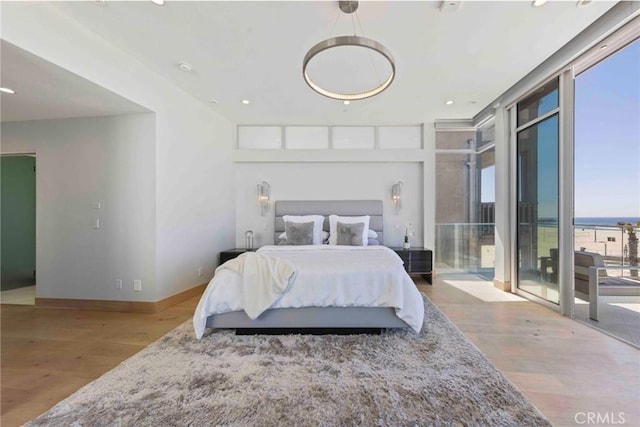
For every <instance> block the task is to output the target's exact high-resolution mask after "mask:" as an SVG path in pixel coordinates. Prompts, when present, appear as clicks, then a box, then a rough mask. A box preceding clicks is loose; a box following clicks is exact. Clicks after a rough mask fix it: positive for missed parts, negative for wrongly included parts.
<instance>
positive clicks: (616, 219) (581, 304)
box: [574, 40, 640, 346]
mask: <svg viewBox="0 0 640 427" xmlns="http://www.w3.org/2000/svg"><path fill="white" fill-rule="evenodd" d="M639 165H640V40H636V41H634V42H632V43H629V44H628V45H626V46H624V47H623V48H621V49H620V50H618V51H617V52H615V53H613V54H611V55H610V56H608V57H606V58H605V59H603V60H601V61H600V62H597V63H596V64H595V65H593V66H591V67H590V68H588V69H586V70H585V71H583V72H582V73H580V74H578V75H577V76H576V79H575V185H574V186H575V234H574V238H575V241H574V246H575V250H576V251H579V252H581V253H585V252H586V253H590V254H598V255H599V257H600V259H601V260H602V262H603V264H604V265H605V266H607V267H608V269H607V270H606V275H607V277H606V278H604V279H603V280H602V283H601V286H600V292H599V294H600V295H599V296H598V297H597V298H598V307H599V315H598V316H597V321H596V320H594V319H592V318H591V317H590V311H589V308H590V304H591V303H590V298H589V297H590V295H589V290H588V289H587V288H586V287H585V286H584V284H582V286H581V284H580V283H576V286H575V295H576V299H575V316H576V319H578V320H580V321H583V322H586V323H589V324H591V325H592V326H595V327H597V328H599V329H602V330H604V331H606V332H608V333H610V334H613V335H615V336H617V337H619V338H621V339H623V340H625V341H628V342H630V343H632V344H634V345H636V346H640V328H639V327H638V326H639V325H640V278H639V277H638V272H637V271H633V270H629V269H627V268H628V267H629V266H637V265H638V261H639V260H638V258H639V256H638V237H640V222H639V221H640V189H639V188H640V169H639V167H638V166H639ZM576 275H578V272H576Z"/></svg>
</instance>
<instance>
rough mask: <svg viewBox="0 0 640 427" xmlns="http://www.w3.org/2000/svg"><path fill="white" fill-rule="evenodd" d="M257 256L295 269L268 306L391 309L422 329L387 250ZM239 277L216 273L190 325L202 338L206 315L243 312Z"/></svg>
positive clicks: (300, 249)
mask: <svg viewBox="0 0 640 427" xmlns="http://www.w3.org/2000/svg"><path fill="white" fill-rule="evenodd" d="M258 252H259V253H261V254H265V255H270V256H275V257H281V258H283V259H286V260H288V261H291V262H292V263H293V265H294V266H295V269H296V273H295V279H294V280H293V281H292V283H291V284H290V286H289V288H288V290H287V291H286V292H285V293H284V294H283V295H282V296H281V297H280V298H279V299H278V300H277V301H276V302H275V303H274V304H273V305H272V306H271V307H270V308H285V307H291V308H299V307H311V306H316V307H328V306H335V307H356V306H357V307H393V308H395V311H396V315H397V316H398V317H399V318H400V319H402V320H404V321H405V322H406V323H407V324H408V325H409V326H410V327H411V328H412V329H413V330H414V331H416V332H419V331H420V329H421V328H422V322H423V317H424V305H423V301H422V296H421V295H420V292H418V290H417V289H416V286H415V284H414V283H413V280H411V278H410V277H409V275H408V274H407V273H406V271H405V270H404V267H403V265H402V260H401V259H400V257H399V256H398V255H397V254H396V253H395V252H394V251H392V250H391V249H389V248H387V247H385V246H334V245H310V246H263V247H262V248H260V249H259V250H258ZM242 292H243V289H242V278H241V276H240V275H239V274H238V273H236V272H234V271H231V270H228V269H221V270H218V271H217V274H216V275H215V277H214V278H213V279H212V280H211V282H210V283H209V285H208V286H207V289H206V290H205V291H204V294H203V295H202V298H201V299H200V302H199V304H198V307H197V308H196V311H195V313H194V316H193V326H194V330H195V333H196V336H197V337H198V338H201V337H202V335H203V333H204V330H205V325H206V321H207V317H209V316H211V315H215V314H222V313H228V312H231V311H241V310H243V309H244V307H243V303H242V301H243V295H242Z"/></svg>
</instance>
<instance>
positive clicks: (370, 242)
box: [367, 237, 380, 246]
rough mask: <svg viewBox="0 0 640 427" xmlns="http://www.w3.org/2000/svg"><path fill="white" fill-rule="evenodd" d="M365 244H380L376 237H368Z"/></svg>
mask: <svg viewBox="0 0 640 427" xmlns="http://www.w3.org/2000/svg"><path fill="white" fill-rule="evenodd" d="M367 245H368V246H378V245H380V242H379V241H377V240H376V239H372V238H371V237H369V238H368V239H367Z"/></svg>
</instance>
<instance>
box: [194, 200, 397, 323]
mask: <svg viewBox="0 0 640 427" xmlns="http://www.w3.org/2000/svg"><path fill="white" fill-rule="evenodd" d="M382 212H383V206H382V201H381V200H330V201H321V200H313V201H289V200H285V201H277V202H275V228H274V230H275V235H274V241H277V239H278V235H279V234H280V233H282V232H283V231H284V221H283V219H282V217H283V216H284V215H314V214H317V215H324V216H325V217H327V218H325V222H324V226H323V229H324V230H325V231H329V218H328V216H329V215H331V214H335V215H343V216H361V215H369V216H370V217H371V219H370V223H369V228H370V229H372V230H374V231H375V232H376V233H378V241H379V242H380V243H381V244H382V242H383V237H384V233H383V215H382ZM207 327H208V328H220V329H224V328H228V329H279V330H281V329H289V330H292V332H295V331H296V330H301V329H311V328H322V329H343V328H348V329H360V328H363V329H371V328H407V327H409V325H407V324H406V323H405V322H404V321H403V320H401V319H399V318H398V317H397V316H396V313H395V309H394V308H392V307H304V308H276V309H269V310H266V311H265V312H264V313H262V314H261V315H260V316H259V317H258V318H257V319H255V320H251V319H250V318H249V317H248V316H247V315H246V313H245V312H244V311H234V312H231V313H225V314H216V315H214V316H210V317H209V318H208V319H207Z"/></svg>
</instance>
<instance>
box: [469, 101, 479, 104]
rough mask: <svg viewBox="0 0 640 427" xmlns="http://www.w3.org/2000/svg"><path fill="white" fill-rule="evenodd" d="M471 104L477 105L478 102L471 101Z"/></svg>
mask: <svg viewBox="0 0 640 427" xmlns="http://www.w3.org/2000/svg"><path fill="white" fill-rule="evenodd" d="M469 103H470V104H477V103H478V101H469Z"/></svg>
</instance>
